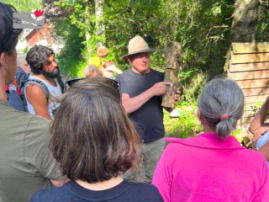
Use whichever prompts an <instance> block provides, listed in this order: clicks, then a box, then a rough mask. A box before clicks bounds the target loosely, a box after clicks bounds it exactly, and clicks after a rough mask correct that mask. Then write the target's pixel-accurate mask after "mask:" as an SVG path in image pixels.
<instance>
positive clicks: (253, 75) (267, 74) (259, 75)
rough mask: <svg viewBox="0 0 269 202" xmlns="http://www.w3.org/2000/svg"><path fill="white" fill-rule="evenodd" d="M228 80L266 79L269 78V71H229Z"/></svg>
mask: <svg viewBox="0 0 269 202" xmlns="http://www.w3.org/2000/svg"><path fill="white" fill-rule="evenodd" d="M228 78H229V79H232V80H234V81H235V80H246V79H265V78H269V69H267V70H260V71H250V72H234V73H231V72H230V71H228Z"/></svg>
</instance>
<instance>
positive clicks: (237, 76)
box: [228, 43, 269, 127]
mask: <svg viewBox="0 0 269 202" xmlns="http://www.w3.org/2000/svg"><path fill="white" fill-rule="evenodd" d="M228 78H229V79H232V80H234V81H235V82H236V83H237V84H238V85H239V87H240V88H241V89H242V90H243V93H244V95H245V108H244V115H243V118H242V119H241V120H240V121H239V125H240V126H241V127H244V126H247V125H249V123H250V122H251V121H252V119H253V117H254V115H255V113H256V112H257V105H256V104H255V102H257V101H261V102H264V101H265V99H266V97H267V96H268V95H269V43H233V44H232V50H231V56H230V63H229V68H228Z"/></svg>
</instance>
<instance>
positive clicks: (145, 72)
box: [132, 67, 150, 74]
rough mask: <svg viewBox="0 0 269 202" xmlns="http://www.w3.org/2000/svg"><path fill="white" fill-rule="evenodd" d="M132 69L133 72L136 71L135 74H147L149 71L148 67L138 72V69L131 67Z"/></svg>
mask: <svg viewBox="0 0 269 202" xmlns="http://www.w3.org/2000/svg"><path fill="white" fill-rule="evenodd" d="M132 71H133V72H134V73H136V74H148V73H149V72H150V68H148V69H147V70H146V71H144V72H139V71H137V69H136V68H134V67H132Z"/></svg>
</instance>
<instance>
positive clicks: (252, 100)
mask: <svg viewBox="0 0 269 202" xmlns="http://www.w3.org/2000/svg"><path fill="white" fill-rule="evenodd" d="M267 97H268V95H258V96H249V97H245V104H253V103H255V102H257V101H261V102H262V103H264V102H265V99H266V98H267Z"/></svg>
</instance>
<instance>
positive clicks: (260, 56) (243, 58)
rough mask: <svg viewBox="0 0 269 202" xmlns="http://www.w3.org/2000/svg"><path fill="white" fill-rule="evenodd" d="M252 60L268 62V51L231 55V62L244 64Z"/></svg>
mask: <svg viewBox="0 0 269 202" xmlns="http://www.w3.org/2000/svg"><path fill="white" fill-rule="evenodd" d="M253 62H269V53H257V54H255V53H253V54H240V55H232V56H231V63H232V64H244V63H253Z"/></svg>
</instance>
